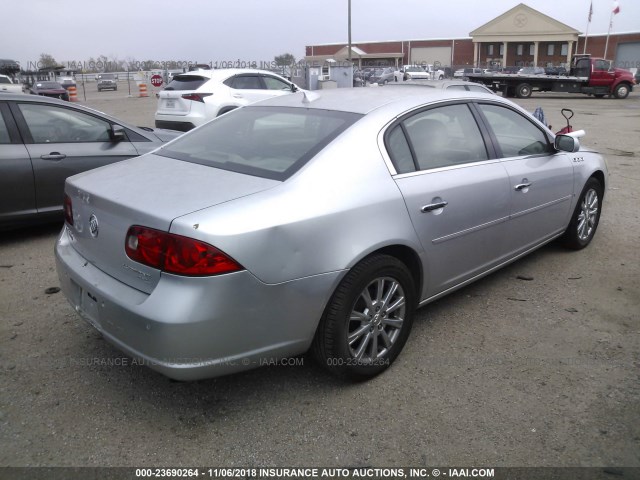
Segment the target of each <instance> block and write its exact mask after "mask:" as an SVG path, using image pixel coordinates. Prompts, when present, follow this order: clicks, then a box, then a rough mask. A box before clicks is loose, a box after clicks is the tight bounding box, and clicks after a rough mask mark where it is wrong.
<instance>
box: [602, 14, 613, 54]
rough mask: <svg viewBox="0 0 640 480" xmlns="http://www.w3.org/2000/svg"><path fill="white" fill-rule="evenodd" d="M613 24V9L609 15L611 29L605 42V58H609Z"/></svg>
mask: <svg viewBox="0 0 640 480" xmlns="http://www.w3.org/2000/svg"><path fill="white" fill-rule="evenodd" d="M612 26H613V10H611V15H610V16H609V31H608V32H607V41H606V42H605V43H604V59H605V60H606V59H607V50H608V48H609V35H611V27H612Z"/></svg>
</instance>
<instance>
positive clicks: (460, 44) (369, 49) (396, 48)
mask: <svg viewBox="0 0 640 480" xmlns="http://www.w3.org/2000/svg"><path fill="white" fill-rule="evenodd" d="M605 41H606V36H605V35H602V36H597V37H589V40H588V42H587V53H591V54H592V55H593V56H595V57H602V56H604V44H605ZM625 42H640V32H639V33H633V34H612V35H611V37H610V39H609V48H608V53H607V57H609V58H610V59H611V58H614V57H615V53H616V49H617V46H618V43H625ZM451 44H452V40H412V41H411V42H409V41H406V40H405V41H403V42H399V41H398V42H373V43H354V44H353V45H354V46H356V47H358V48H360V49H362V50H363V51H365V52H366V53H400V52H403V51H404V59H403V63H405V64H406V63H408V61H409V50H410V47H413V48H415V47H442V46H451ZM547 44H548V43H547V42H544V41H541V42H540V44H539V45H540V46H539V50H538V64H539V65H540V66H546V64H547V63H553V64H555V65H557V64H560V63H565V62H566V56H564V55H561V53H560V52H561V51H562V50H561V43H555V45H556V46H555V51H554V55H553V56H548V55H547ZM485 45H486V44H481V47H480V48H481V50H480V62H481V64H483V63H484V61H485V59H486V58H487V57H489V55H487V51H486V46H485ZM494 45H495V46H494V54H493V57H492V58H494V59H497V58H500V57H501V55H500V54H499V52H500V50H499V48H500V44H499V43H496V44H494ZM517 45H518V44H517V43H510V44H509V48H508V50H507V63H508V64H509V66H512V65H515V64H516V61H519V62H523V63H524V64H527V65H528V64H530V63H533V55H529V45H531V43H523V52H522V53H523V55H516V49H517ZM583 45H584V37H580V38H579V40H578V47H577V53H582V49H583ZM343 47H344V45H315V46H313V52H312V47H311V46H307V47H306V49H305V51H306V54H307V55H312V54H313V55H334V54H335V53H337V52H338V51H339V50H340V49H341V48H343ZM574 49H575V45H574ZM574 51H575V50H574ZM571 53H573V52H571ZM453 57H454V58H453V65H454V66H464V65H472V64H473V61H474V58H473V42H472V40H471V39H461V40H455V48H454V51H453ZM625 68H627V67H625ZM629 68H630V67H629Z"/></svg>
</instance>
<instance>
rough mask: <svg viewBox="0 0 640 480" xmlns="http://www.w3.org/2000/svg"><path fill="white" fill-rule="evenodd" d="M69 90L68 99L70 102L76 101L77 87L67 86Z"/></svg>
mask: <svg viewBox="0 0 640 480" xmlns="http://www.w3.org/2000/svg"><path fill="white" fill-rule="evenodd" d="M68 92H69V101H70V102H77V101H78V89H77V88H76V87H74V86H71V87H69V89H68Z"/></svg>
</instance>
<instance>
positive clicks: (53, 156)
mask: <svg viewBox="0 0 640 480" xmlns="http://www.w3.org/2000/svg"><path fill="white" fill-rule="evenodd" d="M40 158H41V159H42V160H62V159H64V158H67V156H66V155H65V154H64V153H58V152H51V153H50V154H49V155H41V156H40Z"/></svg>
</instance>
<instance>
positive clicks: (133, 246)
mask: <svg viewBox="0 0 640 480" xmlns="http://www.w3.org/2000/svg"><path fill="white" fill-rule="evenodd" d="M125 251H126V252H127V256H128V257H129V258H130V259H131V260H135V261H136V262H140V263H142V264H144V265H148V266H150V267H153V268H157V269H159V270H163V271H165V272H169V273H175V274H177V275H186V276H207V275H220V274H222V273H231V272H237V271H239V270H243V267H242V265H240V264H239V263H237V262H236V261H235V260H233V259H232V258H230V257H228V256H227V255H225V254H224V253H223V252H221V251H220V250H218V249H217V248H215V247H213V246H211V245H209V244H208V243H204V242H201V241H200V240H195V239H193V238H189V237H183V236H181V235H174V234H173V233H166V232H162V231H160V230H155V229H153V228H147V227H140V226H137V225H136V226H133V227H131V228H129V231H128V232H127V239H126V242H125Z"/></svg>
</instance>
